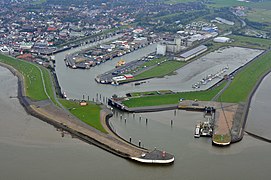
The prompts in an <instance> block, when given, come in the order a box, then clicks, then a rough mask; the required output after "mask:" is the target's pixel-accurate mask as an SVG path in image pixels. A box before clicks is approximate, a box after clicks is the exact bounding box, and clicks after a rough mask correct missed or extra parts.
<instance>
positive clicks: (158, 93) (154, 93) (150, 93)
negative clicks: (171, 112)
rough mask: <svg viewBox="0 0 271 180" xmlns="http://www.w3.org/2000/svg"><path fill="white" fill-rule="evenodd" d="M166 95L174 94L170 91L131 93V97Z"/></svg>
mask: <svg viewBox="0 0 271 180" xmlns="http://www.w3.org/2000/svg"><path fill="white" fill-rule="evenodd" d="M164 94H173V92H172V91H170V90H159V91H147V92H133V93H130V95H131V97H139V96H152V95H164Z"/></svg>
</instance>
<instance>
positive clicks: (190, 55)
mask: <svg viewBox="0 0 271 180" xmlns="http://www.w3.org/2000/svg"><path fill="white" fill-rule="evenodd" d="M207 49H208V48H207V46H204V45H200V46H198V47H196V48H194V49H191V50H189V51H186V52H185V53H183V54H181V55H180V57H178V58H176V59H177V60H181V61H188V60H189V59H192V58H193V57H195V56H197V55H199V54H201V53H203V52H205V51H207Z"/></svg>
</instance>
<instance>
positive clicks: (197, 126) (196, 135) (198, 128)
mask: <svg viewBox="0 0 271 180" xmlns="http://www.w3.org/2000/svg"><path fill="white" fill-rule="evenodd" d="M200 129H201V128H200V123H199V124H197V125H196V127H195V134H194V137H195V138H199V137H200Z"/></svg>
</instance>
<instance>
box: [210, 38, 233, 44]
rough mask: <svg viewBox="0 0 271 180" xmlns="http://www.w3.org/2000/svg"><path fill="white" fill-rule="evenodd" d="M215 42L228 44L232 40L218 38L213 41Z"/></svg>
mask: <svg viewBox="0 0 271 180" xmlns="http://www.w3.org/2000/svg"><path fill="white" fill-rule="evenodd" d="M213 41H214V42H218V43H226V42H229V41H230V38H227V37H216V38H214V40H213Z"/></svg>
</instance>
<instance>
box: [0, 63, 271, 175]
mask: <svg viewBox="0 0 271 180" xmlns="http://www.w3.org/2000/svg"><path fill="white" fill-rule="evenodd" d="M0 87H1V91H0V162H1V163H0V179H3V180H5V179H9V180H13V179H14V180H16V179H20V180H21V179H22V180H24V179H27V180H31V179H39V180H42V179H44V180H45V179H46V180H47V179H65V180H74V179H82V180H84V179H89V180H93V179H131V180H133V179H155V180H157V179H187V180H190V179H191V180H192V179H220V180H221V179H227V180H228V179H269V177H270V175H271V172H270V165H271V156H270V155H269V154H270V151H271V145H270V144H268V143H266V142H263V141H260V140H257V139H254V138H252V137H250V136H247V135H245V137H244V139H243V140H242V141H241V142H240V143H237V144H232V145H231V146H229V147H226V148H218V147H214V146H212V145H211V141H210V139H208V138H200V139H194V137H193V128H194V125H195V123H196V122H197V121H199V120H201V118H202V114H201V113H189V112H186V111H177V112H176V115H175V114H174V111H165V112H159V113H146V114H136V115H135V117H133V115H132V114H122V116H123V118H124V117H125V118H126V123H125V122H124V119H122V120H121V119H120V114H121V113H120V112H117V111H115V115H114V117H113V118H112V119H111V125H112V127H113V128H114V129H115V130H116V132H117V133H118V134H119V135H121V136H122V137H123V138H129V137H132V141H133V142H134V143H135V144H136V143H137V142H138V140H142V143H143V145H144V146H145V147H148V148H151V149H153V148H155V147H157V148H159V149H164V150H166V151H168V152H171V153H173V154H174V155H175V158H176V161H175V163H174V164H173V165H171V166H147V165H141V164H137V163H133V162H131V161H128V160H125V159H122V158H119V157H117V156H115V155H112V154H110V153H108V152H106V151H104V150H102V149H99V148H97V147H95V146H92V145H89V144H86V143H84V142H82V141H80V140H78V139H75V138H72V137H71V136H70V135H68V134H66V135H65V136H64V137H62V136H61V133H60V132H58V131H57V130H56V128H54V127H53V126H51V125H49V124H47V123H44V122H42V121H41V120H39V119H37V118H34V117H32V116H29V115H28V114H27V113H26V112H25V111H24V109H23V107H22V106H21V105H20V104H19V101H18V99H17V98H16V95H17V78H16V77H14V76H13V75H12V73H10V72H9V71H8V70H7V69H5V68H2V67H0ZM140 116H141V118H142V119H141V121H140V120H139V117H140ZM146 118H148V122H147V124H146ZM169 119H172V120H173V125H172V126H171V123H170V120H169ZM249 123H250V122H249Z"/></svg>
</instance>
